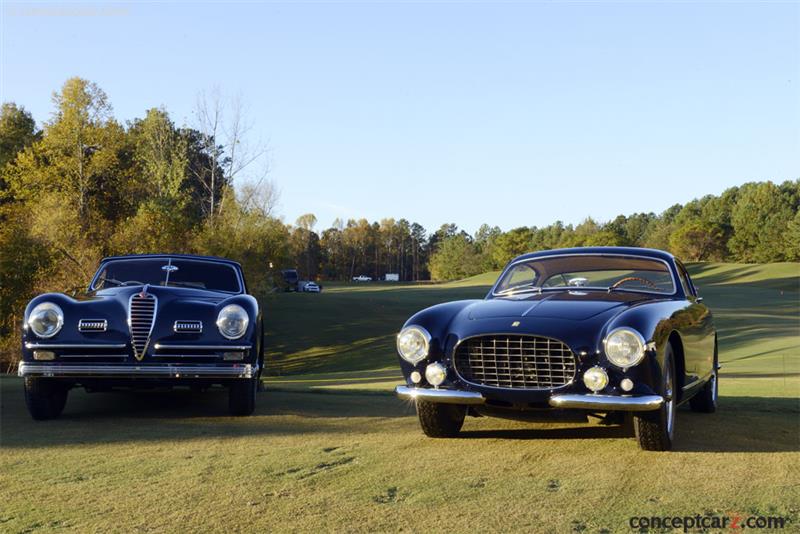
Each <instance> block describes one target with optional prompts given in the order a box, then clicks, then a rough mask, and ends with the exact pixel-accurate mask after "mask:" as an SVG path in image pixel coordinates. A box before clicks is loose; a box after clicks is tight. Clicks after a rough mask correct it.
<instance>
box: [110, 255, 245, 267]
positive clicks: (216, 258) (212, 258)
mask: <svg viewBox="0 0 800 534" xmlns="http://www.w3.org/2000/svg"><path fill="white" fill-rule="evenodd" d="M148 258H153V259H158V258H180V259H186V260H204V261H215V262H219V263H229V264H231V265H235V266H236V267H239V269H241V268H242V265H241V264H240V263H239V262H238V261H233V260H230V259H228V258H221V257H219V256H200V255H198V254H126V255H124V256H107V257H105V258H103V259H102V260H100V263H104V262H107V261H112V260H126V259H148Z"/></svg>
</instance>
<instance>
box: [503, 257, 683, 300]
mask: <svg viewBox="0 0 800 534" xmlns="http://www.w3.org/2000/svg"><path fill="white" fill-rule="evenodd" d="M578 256H604V257H615V258H636V259H639V260H641V259H644V260H651V261H657V262H661V263H663V264H664V265H665V266H666V267H667V272H668V273H669V276H670V280H672V293H664V292H663V291H648V290H646V289H627V288H626V289H623V290H620V291H625V292H630V293H644V294H646V295H659V296H662V297H677V296H679V294H678V287H679V282H678V281H677V280H675V271H674V268H676V266H674V265H670V263H669V262H668V261H667V260H665V259H663V258H654V257H652V256H646V255H639V254H618V253H613V252H609V253H606V252H586V253H573V254H552V255H547V256H536V257H534V258H526V259H524V260H517V261H514V262H512V263H510V264H509V265H508V266H507V267H506V268H505V269H503V272H502V273H500V276H498V277H497V280H496V281H495V283H494V285H493V286H492V289H491V291H490V292H489V296H491V297H492V298H493V299H494V298H496V297H500V298H503V297H509V296H513V295H514V293H513V292H510V293H500V294H498V293H497V286H498V285H500V281H501V280H502V279H503V277H504V276H505V275H506V273H508V271H509V270H511V269H513V268H514V267H515V266H516V265H519V264H521V263H528V262H532V261H540V260H548V259H553V258H569V257H578ZM532 270H533V271H534V272H537V273H538V271H536V269H532ZM553 289H554V288H542V291H541V292H542V293H546V292H548V291H552V290H553ZM556 289H558V290H562V289H564V290H568V289H570V288H569V287H567V286H564V287H563V288H562V287H558V288H556ZM571 289H573V290H579V291H584V290H593V291H608V290H609V288H607V287H595V286H581V287H576V288H571ZM684 296H685V295H684Z"/></svg>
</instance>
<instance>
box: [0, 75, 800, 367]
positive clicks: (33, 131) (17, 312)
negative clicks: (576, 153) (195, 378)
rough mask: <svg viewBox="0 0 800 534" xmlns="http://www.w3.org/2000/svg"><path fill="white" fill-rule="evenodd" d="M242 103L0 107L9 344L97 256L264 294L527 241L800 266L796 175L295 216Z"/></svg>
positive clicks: (0, 203)
mask: <svg viewBox="0 0 800 534" xmlns="http://www.w3.org/2000/svg"><path fill="white" fill-rule="evenodd" d="M249 132H250V125H249V124H248V122H247V117H246V114H245V113H244V111H243V107H242V105H241V104H240V103H239V102H238V101H237V100H236V99H232V100H231V99H225V98H222V97H221V96H220V95H219V94H218V93H216V92H214V93H212V94H210V95H201V96H200V97H199V98H198V102H197V105H196V109H195V113H194V116H193V122H192V124H190V125H180V126H179V125H176V124H175V123H174V122H173V120H172V119H171V117H170V115H169V113H168V111H167V110H165V109H162V108H154V109H149V110H146V111H145V112H144V115H143V117H142V118H137V119H134V120H132V121H129V122H127V123H125V124H121V123H120V122H118V121H117V120H116V119H115V117H114V114H113V108H112V106H111V103H110V101H109V98H108V96H107V95H106V94H105V92H104V91H103V90H102V89H101V88H100V87H98V86H97V85H96V84H94V83H92V82H90V81H87V80H84V79H81V78H72V79H69V80H67V81H66V82H65V83H64V85H63V86H62V87H61V88H60V89H59V90H58V91H56V92H55V93H54V95H53V112H52V115H51V117H50V118H49V119H48V120H46V121H44V122H43V123H42V125H41V127H39V126H37V123H36V121H35V120H34V118H33V117H32V116H31V114H30V113H29V112H27V111H26V110H25V109H24V108H23V107H21V106H19V105H17V104H15V103H10V102H9V103H4V104H3V105H2V110H1V111H0V352H3V353H6V354H8V353H9V352H16V349H17V347H16V345H15V343H16V342H17V341H18V337H17V331H18V329H19V322H20V319H21V314H22V312H23V308H24V305H25V303H26V302H27V300H29V299H30V298H31V297H32V296H33V295H35V294H36V293H39V292H44V291H53V290H56V291H63V290H68V289H71V288H78V287H82V286H84V285H85V284H86V282H87V280H88V279H89V277H90V276H91V274H92V273H93V271H94V269H95V267H96V266H97V262H98V261H99V259H100V258H102V257H103V256H107V255H114V254H129V253H147V252H189V253H199V254H209V255H218V256H225V257H230V258H233V259H236V260H238V261H240V262H241V263H242V264H243V266H244V269H245V272H246V274H247V277H248V282H249V284H250V286H251V288H252V290H253V291H254V292H255V293H256V294H261V295H263V294H266V293H268V292H270V291H271V290H273V288H274V287H275V286H276V282H277V281H278V280H280V270H281V269H285V268H296V269H298V270H299V271H300V275H301V277H302V278H308V279H320V280H349V279H351V278H352V277H353V276H357V275H361V274H365V275H368V276H371V277H373V278H374V279H380V278H382V277H384V276H385V275H386V273H397V274H398V275H399V276H400V279H401V280H405V281H417V280H428V279H434V280H452V279H457V278H461V277H465V276H470V275H474V274H478V273H481V272H485V271H487V270H492V269H498V268H500V267H502V266H503V265H504V264H505V263H506V262H507V261H508V260H509V259H511V258H512V257H514V256H516V255H518V254H521V253H524V252H528V251H531V250H539V249H549V248H557V247H567V246H586V245H630V246H647V247H653V248H660V249H666V250H670V251H672V252H674V253H676V254H677V255H679V256H681V257H682V258H684V259H686V260H688V261H707V260H714V261H741V262H771V261H784V260H788V261H797V260H800V215H798V206H799V205H800V181H798V180H794V181H786V182H783V183H780V184H776V183H773V182H769V181H767V182H754V183H747V184H744V185H742V186H739V187H733V188H730V189H728V190H726V191H724V192H723V193H722V194H720V195H708V196H705V197H703V198H700V199H696V200H692V201H691V202H688V203H687V204H685V205H675V206H672V207H671V208H669V209H667V210H666V211H664V212H663V213H660V214H655V213H636V214H633V215H628V216H625V215H620V216H618V217H616V218H615V219H614V220H612V221H608V222H603V223H601V222H597V221H594V220H592V219H586V220H585V221H583V222H582V223H580V224H578V225H574V226H573V225H571V224H563V223H561V222H556V223H553V224H551V225H549V226H545V227H541V228H539V227H535V226H531V227H520V228H515V229H512V230H509V231H505V232H504V231H502V230H500V229H499V228H498V227H496V226H489V225H483V226H482V227H481V228H480V229H479V230H478V231H477V232H476V233H475V234H472V235H471V234H469V233H467V232H465V231H463V230H461V229H459V228H458V227H457V226H456V225H455V224H445V225H442V226H441V227H440V228H438V229H436V230H435V231H429V230H426V229H425V228H424V227H423V226H422V225H421V224H419V223H416V222H413V221H408V220H406V219H399V220H396V219H383V220H381V221H373V222H370V221H368V220H366V219H350V220H347V221H345V220H339V219H337V220H336V221H334V222H333V224H332V225H331V226H330V227H329V228H324V229H318V228H317V222H318V221H317V219H316V217H315V216H314V215H313V214H306V215H303V216H301V217H299V218H298V219H297V220H296V221H295V222H294V223H293V224H287V223H285V222H284V221H283V220H282V219H281V218H280V217H278V216H277V215H276V214H275V213H274V211H275V205H276V200H277V197H278V194H277V191H276V188H275V187H274V185H273V184H272V183H271V182H270V180H269V179H268V170H269V169H268V166H267V165H266V163H265V160H266V158H265V157H264V156H265V153H266V151H265V149H264V147H263V146H261V145H259V144H258V143H255V142H253V141H252V139H250V135H249Z"/></svg>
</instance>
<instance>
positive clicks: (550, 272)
mask: <svg viewBox="0 0 800 534" xmlns="http://www.w3.org/2000/svg"><path fill="white" fill-rule="evenodd" d="M577 288H580V289H601V290H606V291H608V290H612V291H641V292H648V293H660V294H664V295H672V294H674V293H675V284H674V281H673V278H672V273H671V272H670V270H669V267H668V266H667V264H666V262H664V261H661V260H657V259H652V258H644V257H641V256H619V255H616V256H615V255H600V254H597V255H592V254H582V255H567V256H549V257H548V256H544V257H541V258H532V259H530V260H527V261H521V262H519V263H516V264H514V265H512V266H511V267H510V268H509V269H508V270H506V272H505V273H503V275H502V277H501V278H500V281H499V282H498V283H497V285H496V287H495V288H494V292H493V295H494V296H501V297H502V296H512V295H517V294H520V293H527V292H541V291H548V290H564V289H577Z"/></svg>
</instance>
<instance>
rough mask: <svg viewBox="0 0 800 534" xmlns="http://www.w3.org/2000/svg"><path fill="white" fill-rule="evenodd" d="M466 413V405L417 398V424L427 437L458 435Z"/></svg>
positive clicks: (451, 436)
mask: <svg viewBox="0 0 800 534" xmlns="http://www.w3.org/2000/svg"><path fill="white" fill-rule="evenodd" d="M466 415H467V408H466V406H460V405H457V404H439V403H436V402H427V401H422V400H419V399H417V416H418V417H419V426H421V427H422V431H423V432H424V433H425V435H426V436H428V437H429V438H453V437H455V436H457V435H458V432H459V431H460V430H461V427H462V426H463V425H464V417H465V416H466Z"/></svg>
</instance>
